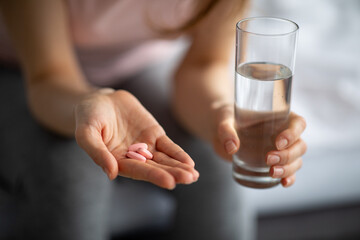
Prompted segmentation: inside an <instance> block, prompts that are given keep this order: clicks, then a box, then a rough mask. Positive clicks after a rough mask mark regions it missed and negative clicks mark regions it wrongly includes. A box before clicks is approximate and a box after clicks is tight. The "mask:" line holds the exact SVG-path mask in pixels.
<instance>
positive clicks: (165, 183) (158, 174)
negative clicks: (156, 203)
mask: <svg viewBox="0 0 360 240" xmlns="http://www.w3.org/2000/svg"><path fill="white" fill-rule="evenodd" d="M148 161H151V160H147V162H148ZM118 166H119V175H120V176H124V177H128V178H132V179H136V180H143V181H147V182H151V183H153V184H155V185H157V186H159V187H162V188H166V189H174V188H175V185H176V183H175V178H174V177H173V176H172V175H171V174H170V173H169V172H168V171H166V170H164V169H162V168H159V167H157V166H154V165H153V164H147V163H144V162H140V161H139V160H136V159H130V158H125V159H121V160H119V161H118Z"/></svg>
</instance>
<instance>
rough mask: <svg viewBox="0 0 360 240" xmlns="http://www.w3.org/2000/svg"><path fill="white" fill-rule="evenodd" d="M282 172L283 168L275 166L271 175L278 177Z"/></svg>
mask: <svg viewBox="0 0 360 240" xmlns="http://www.w3.org/2000/svg"><path fill="white" fill-rule="evenodd" d="M283 174H284V169H283V168H281V167H275V168H274V174H273V177H280V176H282V175H283Z"/></svg>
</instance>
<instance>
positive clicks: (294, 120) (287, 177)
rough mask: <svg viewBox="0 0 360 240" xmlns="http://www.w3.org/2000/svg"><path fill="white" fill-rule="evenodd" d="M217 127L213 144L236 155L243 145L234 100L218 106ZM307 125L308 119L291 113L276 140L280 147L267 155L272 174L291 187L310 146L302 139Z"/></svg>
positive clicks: (223, 152)
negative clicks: (238, 134)
mask: <svg viewBox="0 0 360 240" xmlns="http://www.w3.org/2000/svg"><path fill="white" fill-rule="evenodd" d="M213 117H214V119H215V129H216V130H215V131H216V133H215V134H214V138H213V147H214V149H215V151H216V152H217V154H218V155H220V156H221V157H222V158H224V159H226V160H229V161H231V160H232V155H233V154H235V153H236V152H237V151H238V150H239V147H240V144H241V143H240V140H239V137H238V136H237V133H236V130H235V127H234V126H235V124H234V121H235V120H234V113H233V106H232V105H230V104H227V105H224V106H222V107H220V108H218V109H217V110H216V111H215V113H214V116H213ZM305 128H306V122H305V120H304V118H302V117H301V116H299V115H297V114H295V113H290V116H289V126H288V128H287V129H285V130H284V131H282V132H281V133H280V134H279V135H278V136H277V137H276V140H275V145H276V148H277V149H276V150H274V151H270V152H269V153H267V155H266V159H264V161H266V164H267V165H268V166H270V175H271V176H272V177H274V178H281V184H282V185H283V186H284V187H289V186H291V185H293V184H294V182H295V173H296V171H298V170H299V169H300V168H301V166H302V163H303V162H302V158H301V156H302V155H304V154H305V152H306V149H307V146H306V143H305V142H304V140H302V139H301V137H300V136H301V134H302V133H303V132H304V130H305Z"/></svg>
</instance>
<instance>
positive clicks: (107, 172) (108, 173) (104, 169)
mask: <svg viewBox="0 0 360 240" xmlns="http://www.w3.org/2000/svg"><path fill="white" fill-rule="evenodd" d="M102 169H103V171H104V172H105V173H106V175H107V176H108V178H109V179H110V172H109V170H107V169H106V168H102Z"/></svg>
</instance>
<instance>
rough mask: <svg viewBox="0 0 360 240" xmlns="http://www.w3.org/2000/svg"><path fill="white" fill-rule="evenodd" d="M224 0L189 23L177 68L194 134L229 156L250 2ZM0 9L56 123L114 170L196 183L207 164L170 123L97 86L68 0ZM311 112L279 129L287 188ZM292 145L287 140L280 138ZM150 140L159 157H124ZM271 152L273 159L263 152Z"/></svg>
mask: <svg viewBox="0 0 360 240" xmlns="http://www.w3.org/2000/svg"><path fill="white" fill-rule="evenodd" d="M230 3H231V1H220V2H219V3H218V4H217V5H216V7H215V9H214V10H213V11H212V12H210V14H208V15H207V16H206V17H205V18H204V19H203V20H202V21H200V22H199V23H198V24H197V25H195V26H194V27H192V28H191V29H189V31H188V32H187V34H188V35H189V36H190V37H191V38H192V44H191V47H190V49H189V51H188V52H187V54H186V56H185V58H184V60H183V62H182V63H181V64H180V66H179V68H178V71H177V72H176V74H175V76H174V92H173V94H172V95H173V99H172V100H173V101H172V104H173V111H174V114H175V115H176V116H177V118H178V120H179V121H180V122H181V123H182V124H183V125H184V127H186V128H187V129H188V130H189V131H190V132H192V133H193V134H194V135H196V136H198V137H200V138H202V139H204V140H206V141H208V142H210V143H211V144H212V145H213V147H214V149H215V151H216V152H217V153H218V154H219V155H220V156H221V157H222V158H224V159H228V160H230V159H231V154H233V153H235V152H236V151H237V150H238V148H239V146H240V142H239V138H238V136H237V134H236V131H235V129H234V117H233V105H232V101H233V99H232V95H233V93H232V90H231V89H232V88H231V85H230V81H226V79H230V78H231V76H228V64H229V54H230V53H231V51H232V47H233V46H234V42H233V41H234V36H235V35H234V26H235V22H236V20H237V19H240V18H241V15H242V14H243V12H242V11H240V10H237V11H234V9H233V7H232V6H231V4H230ZM0 9H1V12H2V16H3V20H4V22H5V24H6V27H7V29H8V32H9V35H10V37H11V40H12V42H13V45H14V46H15V48H16V51H17V53H18V56H19V58H20V62H21V65H22V69H23V71H24V74H25V78H26V89H27V98H28V104H29V108H30V110H31V112H32V114H33V116H34V118H35V119H37V120H38V122H39V123H40V124H42V125H43V126H45V127H47V128H48V129H50V130H52V131H54V132H56V133H59V134H62V135H65V136H70V137H72V136H75V137H76V140H77V142H78V144H79V145H80V146H81V147H82V148H83V149H84V150H85V151H86V152H87V153H88V155H89V156H90V157H91V158H92V159H93V160H94V162H95V163H96V164H98V165H99V166H100V167H101V168H102V169H103V170H104V172H106V174H107V175H108V177H109V179H111V180H112V179H114V178H116V177H117V176H118V175H121V176H125V177H129V178H133V179H138V180H144V181H149V182H151V183H153V184H155V185H158V186H160V187H163V188H167V189H173V188H174V187H175V186H176V184H190V183H192V182H194V181H196V180H197V179H198V177H199V173H198V172H197V171H196V170H195V169H194V161H193V160H192V159H191V158H190V157H189V155H188V154H186V153H185V152H184V151H183V150H182V149H181V148H180V147H179V146H178V145H176V144H175V143H174V142H173V141H171V140H170V139H169V138H168V137H167V136H166V134H165V132H164V130H163V128H162V127H161V126H160V125H159V123H158V122H157V121H156V120H155V119H154V118H153V117H152V115H151V114H150V113H149V112H148V111H147V110H146V109H145V108H144V107H143V106H142V105H141V103H140V102H139V101H138V100H137V99H136V98H135V97H134V96H133V95H132V94H131V93H129V92H126V91H123V90H118V91H114V90H112V89H106V88H104V89H98V88H95V87H93V86H90V85H89V84H88V83H87V82H86V80H85V78H84V76H83V74H82V72H81V70H80V68H79V66H78V63H77V61H76V58H75V56H74V52H73V46H72V42H71V40H70V39H71V38H70V36H69V30H68V27H67V16H66V11H65V7H64V5H63V2H62V1H60V0H52V1H48V0H36V1H35V0H21V1H19V0H13V1H0ZM305 126H306V123H305V120H304V119H303V118H302V117H300V116H298V115H296V114H294V113H292V114H291V118H290V125H289V128H288V129H286V130H285V131H283V132H282V133H280V135H279V136H278V137H277V139H276V141H277V146H278V149H277V150H276V151H272V152H270V153H268V155H277V156H279V158H280V162H279V163H277V164H270V165H271V174H273V176H274V177H275V175H274V174H276V173H279V172H281V170H279V169H283V173H282V174H281V175H280V176H276V177H281V178H282V184H283V186H285V187H288V186H290V185H292V184H293V183H294V181H295V172H296V171H297V170H298V169H299V168H300V167H301V165H302V160H301V156H302V155H303V154H304V153H305V151H306V144H305V143H304V141H303V140H301V138H300V135H301V133H302V132H303V131H304V129H305ZM282 139H286V140H287V142H288V143H287V144H286V145H285V146H280V140H282ZM136 142H145V143H147V144H148V145H149V150H150V152H152V153H153V155H154V157H153V159H152V160H147V161H146V162H145V163H143V162H140V161H138V160H134V159H128V158H126V157H125V154H126V151H127V148H128V146H129V145H131V144H133V143H136ZM264 161H265V160H264Z"/></svg>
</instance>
